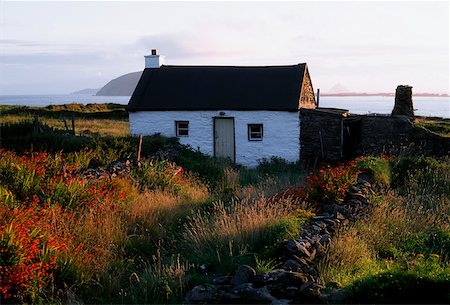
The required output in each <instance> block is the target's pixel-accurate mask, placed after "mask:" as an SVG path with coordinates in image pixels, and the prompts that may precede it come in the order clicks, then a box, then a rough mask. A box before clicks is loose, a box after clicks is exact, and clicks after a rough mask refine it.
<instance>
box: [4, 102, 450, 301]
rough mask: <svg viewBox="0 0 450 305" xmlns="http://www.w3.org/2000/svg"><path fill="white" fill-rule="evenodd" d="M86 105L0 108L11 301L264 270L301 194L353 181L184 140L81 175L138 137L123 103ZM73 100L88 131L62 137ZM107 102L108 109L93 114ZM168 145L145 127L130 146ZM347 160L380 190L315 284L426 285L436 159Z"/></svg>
mask: <svg viewBox="0 0 450 305" xmlns="http://www.w3.org/2000/svg"><path fill="white" fill-rule="evenodd" d="M95 107H100V108H101V109H97V110H95V109H96V108H95ZM95 107H94V106H89V107H87V106H86V107H84V108H83V107H81V106H77V105H70V106H67V107H66V106H58V107H56V106H55V108H52V109H50V108H49V109H45V110H43V109H38V110H32V111H30V109H16V108H1V109H2V111H3V113H2V114H1V116H2V124H3V125H2V147H4V148H8V149H14V150H15V152H13V151H11V150H7V149H2V150H1V151H0V178H1V181H2V184H1V185H0V220H1V221H3V223H4V224H5V225H4V226H1V225H0V248H1V250H2V252H1V253H2V255H3V256H2V264H3V265H2V267H5V266H7V268H6V269H5V268H3V269H0V272H2V274H1V275H2V277H1V280H2V281H3V282H2V285H0V294H2V297H3V298H4V297H7V298H8V301H10V302H18V303H47V302H49V301H50V302H52V303H77V302H78V303H81V302H82V303H127V304H128V303H134V304H142V303H179V302H181V300H182V298H183V295H184V294H185V293H186V292H187V291H188V290H189V289H190V288H192V287H193V286H194V285H196V284H201V283H205V282H207V281H209V280H211V278H212V277H213V276H214V275H218V274H221V275H224V274H228V275H230V274H233V272H234V271H235V268H236V267H237V266H238V265H240V264H243V263H246V264H249V265H251V266H253V267H255V268H256V269H257V270H258V271H269V270H271V269H273V268H276V267H277V266H279V264H280V262H278V260H277V257H276V255H275V252H276V251H275V250H276V249H277V247H278V246H279V244H280V242H281V241H282V240H283V239H284V238H290V237H294V236H297V235H298V232H299V230H300V228H301V224H302V223H303V222H304V221H306V219H307V218H309V217H311V216H312V215H313V214H312V213H311V209H313V208H312V207H311V202H307V200H310V199H314V204H315V206H314V209H317V208H318V205H319V204H320V203H319V202H318V201H320V200H321V198H322V201H323V200H324V198H325V197H326V198H327V199H328V200H334V201H335V202H336V203H341V202H342V200H343V198H344V197H343V196H344V195H345V189H346V187H348V185H350V184H351V183H352V182H353V181H354V178H355V177H354V173H355V171H354V168H353V166H337V167H323V168H321V170H319V171H317V172H316V173H311V174H310V175H309V176H308V179H306V177H307V176H306V175H307V173H306V172H305V170H304V169H303V167H302V165H301V163H289V162H286V161H284V160H281V159H278V158H272V159H269V160H262V161H261V163H260V165H259V166H258V167H257V168H255V169H248V168H245V167H241V166H237V165H234V164H231V163H230V162H229V161H227V160H222V159H216V158H212V157H209V156H205V155H204V154H202V153H201V152H199V151H195V150H192V149H189V148H183V149H182V150H181V152H180V154H179V155H178V156H177V157H176V158H175V160H151V159H150V160H145V159H144V160H143V161H142V162H141V166H140V167H133V168H132V170H131V171H130V174H129V175H126V176H124V177H115V178H114V177H108V178H107V179H100V180H95V179H94V180H89V179H84V178H81V177H79V176H78V173H79V172H80V171H82V170H83V169H86V168H89V167H98V166H106V165H108V164H109V163H110V162H113V161H116V160H117V159H125V158H132V159H133V158H135V156H136V148H137V139H136V138H133V137H129V136H119V135H125V134H126V131H125V130H124V129H125V128H128V127H127V126H128V125H127V123H126V120H122V121H121V120H120V119H119V118H120V116H121V115H122V114H120V113H122V112H121V111H123V110H120V109H117V108H115V106H95ZM102 107H103V108H102ZM88 108H89V109H88ZM98 110H100V111H101V112H102V113H100V114H98V113H96V112H95V111H98ZM74 111H75V112H77V113H78V114H79V118H80V119H79V120H85V121H86V123H87V122H88V121H89V120H99V121H98V127H95V128H98V131H94V132H99V133H100V135H92V134H91V135H89V136H76V137H73V136H66V135H64V130H63V129H62V130H61V125H57V124H59V123H58V120H59V116H60V115H61V113H64V114H66V115H67V114H70V113H72V112H74ZM117 111H119V112H117ZM106 112H109V113H110V114H111V115H112V116H114V115H118V116H117V118H118V119H117V120H116V119H114V120H110V118H108V119H106V120H104V119H99V117H102V116H104V115H105V113H106ZM37 113H38V114H39V116H40V117H41V120H42V122H43V123H45V124H46V125H47V126H44V127H45V128H44V129H45V130H44V132H43V133H42V134H37V135H33V134H32V127H33V126H32V122H30V121H28V122H25V123H23V120H22V119H23V118H24V116H25V117H26V116H28V117H26V119H28V120H29V119H30V118H31V117H33V116H34V115H35V114H37ZM118 113H119V114H118ZM3 118H7V119H8V120H9V121H8V122H6V123H5V122H3ZM19 118H21V119H20V120H19ZM81 118H82V119H81ZM15 120H17V121H15ZM45 120H48V121H45ZM89 122H90V123H89V124H91V125H92V126H93V125H95V123H94V121H89ZM105 122H106V123H108V124H109V123H111V124H114V127H113V128H112V129H111V130H109V129H108V128H109V127H104V126H103V125H106V124H105ZM118 122H122V123H123V124H118ZM52 124H55V125H52ZM80 124H81V123H80ZM80 126H82V125H80ZM86 126H88V125H86ZM80 129H81V127H80ZM95 130H97V129H95ZM105 134H107V136H106V135H105ZM30 143H33V148H34V152H32V153H30V152H29V151H28V150H29V148H30V147H29V146H28V145H30ZM176 143H177V141H176V140H174V139H167V138H164V137H161V136H159V135H155V136H150V137H144V143H143V156H149V155H151V154H152V153H154V152H155V151H157V150H158V149H160V148H162V147H164V146H165V145H173V144H176ZM39 150H43V151H47V152H39ZM357 165H358V167H359V169H360V170H365V171H369V172H370V173H371V174H372V177H373V178H374V179H375V181H377V183H379V184H380V185H383V186H385V187H383V188H381V189H380V191H382V193H380V195H377V196H375V195H374V196H372V197H371V198H376V199H377V204H376V205H374V207H373V208H372V213H371V215H370V217H369V218H368V219H367V220H365V221H362V222H358V223H355V224H354V225H352V226H350V227H348V228H347V229H344V230H342V231H341V232H340V233H339V236H338V237H337V238H333V242H332V243H331V245H330V247H329V248H328V249H327V251H326V253H325V256H324V258H323V259H322V260H321V261H320V262H319V265H318V266H319V270H320V275H321V277H322V279H323V281H324V283H326V284H331V283H332V284H334V285H335V286H342V287H344V288H345V291H346V298H347V299H346V300H347V301H349V302H353V301H354V302H364V301H367V300H370V301H373V302H378V300H383V299H380V298H378V299H377V296H376V295H375V293H377V294H378V296H380V295H381V296H383V295H384V296H385V297H386V300H391V299H392V298H393V297H392V296H391V294H390V289H392V287H396V286H395V285H396V284H395V283H397V284H398V283H400V284H399V285H400V287H412V288H411V289H409V288H408V289H409V290H408V291H414V287H416V286H414V285H413V284H414V283H419V282H420V281H422V280H423V281H422V282H420V283H423V284H424V285H428V286H426V287H430V289H431V290H430V291H434V290H433V289H436V287H438V288H439V287H441V286H439V285H442V283H444V284H445V283H447V282H448V275H449V264H448V263H447V261H448V259H449V255H450V254H449V253H450V249H449V245H450V235H449V233H448V232H449V229H450V228H449V224H448V215H450V210H449V207H450V204H449V197H448V194H449V193H450V191H449V172H450V171H449V170H448V169H449V162H448V160H439V161H438V160H434V159H430V158H410V159H408V158H403V159H391V160H387V159H383V158H375V157H372V158H366V159H361V160H359V162H357ZM180 166H181V167H180ZM324 185H326V187H324ZM388 185H391V186H392V187H393V189H389V188H388ZM21 232H30V234H22V233H21ZM4 253H6V254H4ZM14 272H15V273H14ZM14 274H18V275H23V276H21V277H15V276H12V275H14ZM418 278H419V279H420V281H419V280H418ZM394 280H395V281H394ZM417 281H419V282H417ZM430 281H431V282H430ZM430 283H431V284H430ZM394 284H395V285H394ZM402 285H403V286H402ZM411 285H412V286H411ZM416 288H417V287H416ZM372 292H374V293H372ZM399 295H402V294H399ZM364 296H366V298H365V299H364ZM403 297H404V300H409V299H408V298H407V296H406V297H405V296H403ZM389 298H391V299H389ZM393 300H398V299H395V298H394V299H393ZM436 300H441V299H439V298H437V299H436Z"/></svg>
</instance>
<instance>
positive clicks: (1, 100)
mask: <svg viewBox="0 0 450 305" xmlns="http://www.w3.org/2000/svg"><path fill="white" fill-rule="evenodd" d="M129 100H130V97H129V96H95V95H89V94H70V95H0V105H20V106H48V105H58V104H67V103H80V104H91V103H117V104H123V105H126V104H128V101H129ZM319 104H320V107H331V108H341V109H348V110H349V111H350V113H354V114H370V113H379V114H390V113H391V111H392V109H393V108H394V97H391V96H321V97H320V101H319ZM413 105H414V109H415V114H416V115H423V116H435V117H443V118H450V98H449V97H413Z"/></svg>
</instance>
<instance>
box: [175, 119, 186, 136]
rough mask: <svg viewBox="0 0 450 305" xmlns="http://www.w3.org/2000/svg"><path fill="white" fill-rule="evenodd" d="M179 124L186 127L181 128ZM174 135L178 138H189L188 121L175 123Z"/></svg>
mask: <svg viewBox="0 0 450 305" xmlns="http://www.w3.org/2000/svg"><path fill="white" fill-rule="evenodd" d="M179 124H187V127H181V128H180V126H179ZM180 131H186V134H185V135H184V134H180ZM175 135H176V136H177V137H178V138H180V137H189V121H175Z"/></svg>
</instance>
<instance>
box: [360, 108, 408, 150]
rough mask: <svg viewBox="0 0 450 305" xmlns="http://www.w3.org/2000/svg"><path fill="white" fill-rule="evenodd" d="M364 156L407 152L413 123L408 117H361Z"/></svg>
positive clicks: (361, 146) (361, 147) (361, 145)
mask: <svg viewBox="0 0 450 305" xmlns="http://www.w3.org/2000/svg"><path fill="white" fill-rule="evenodd" d="M359 117H360V118H361V143H360V148H359V150H360V151H359V153H360V154H363V155H369V154H373V155H379V154H383V153H386V154H395V155H398V154H399V153H401V152H402V151H405V150H406V149H407V148H408V146H409V145H410V143H411V131H412V123H411V121H410V120H409V118H408V117H406V116H374V115H361V116H359Z"/></svg>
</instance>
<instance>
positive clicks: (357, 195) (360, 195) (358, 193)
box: [347, 192, 367, 202]
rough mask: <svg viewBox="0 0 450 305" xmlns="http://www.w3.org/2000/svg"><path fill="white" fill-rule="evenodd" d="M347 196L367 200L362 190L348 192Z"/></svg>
mask: <svg viewBox="0 0 450 305" xmlns="http://www.w3.org/2000/svg"><path fill="white" fill-rule="evenodd" d="M347 196H348V198H349V199H357V200H361V201H364V202H365V201H366V200H367V199H366V196H365V195H364V194H363V193H361V192H357V193H352V192H349V193H347Z"/></svg>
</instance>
